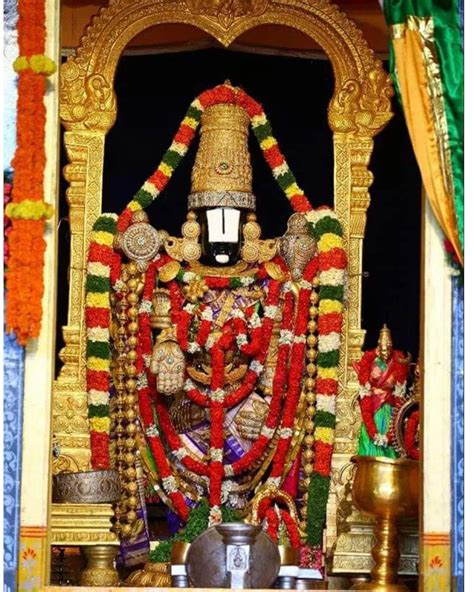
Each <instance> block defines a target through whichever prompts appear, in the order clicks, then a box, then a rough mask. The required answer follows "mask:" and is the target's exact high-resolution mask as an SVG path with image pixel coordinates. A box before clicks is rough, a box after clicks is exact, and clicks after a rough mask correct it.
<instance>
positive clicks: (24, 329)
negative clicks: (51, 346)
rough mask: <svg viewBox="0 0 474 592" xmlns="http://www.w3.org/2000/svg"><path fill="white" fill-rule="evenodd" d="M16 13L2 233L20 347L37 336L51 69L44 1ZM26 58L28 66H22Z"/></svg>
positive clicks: (25, 4)
mask: <svg viewBox="0 0 474 592" xmlns="http://www.w3.org/2000/svg"><path fill="white" fill-rule="evenodd" d="M18 15H19V18H18V25H17V29H18V45H19V50H20V58H19V60H17V61H16V62H15V65H16V69H17V71H18V72H19V75H18V100H17V138H16V140H17V148H16V152H15V156H14V158H13V161H12V167H13V169H14V171H15V185H14V187H13V191H12V203H11V204H10V205H9V212H10V213H11V214H12V225H11V230H10V233H9V236H8V243H9V251H10V253H9V266H8V270H7V273H6V291H7V297H6V314H5V317H6V318H5V321H6V327H7V331H13V332H14V333H15V334H16V336H17V339H18V342H19V343H20V344H21V345H26V343H27V341H28V339H34V338H37V337H38V336H39V332H40V327H41V316H42V308H41V299H42V296H43V256H44V251H45V246H46V245H45V241H44V228H45V218H47V217H48V215H50V214H51V211H48V208H47V207H46V204H44V202H43V198H44V187H43V176H44V168H45V163H46V156H45V145H44V142H45V123H46V109H45V105H44V102H43V98H44V94H45V90H46V82H45V76H44V75H45V74H50V73H52V71H53V70H52V61H51V60H49V58H46V57H45V56H44V55H43V54H44V50H45V40H46V27H45V2H44V0H19V2H18ZM26 62H27V63H28V67H27V68H24V67H23V66H24V64H25V63H26ZM25 201H26V202H27V203H26V204H24V202H25ZM33 202H38V205H36V204H33ZM23 204H24V205H23Z"/></svg>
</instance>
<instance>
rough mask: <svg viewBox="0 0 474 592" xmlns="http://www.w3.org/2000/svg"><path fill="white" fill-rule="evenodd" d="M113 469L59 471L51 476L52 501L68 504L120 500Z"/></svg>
mask: <svg viewBox="0 0 474 592" xmlns="http://www.w3.org/2000/svg"><path fill="white" fill-rule="evenodd" d="M120 491H121V490H120V479H119V474H118V472H117V471H115V470H112V469H110V470H103V471H87V472H83V473H82V472H81V473H59V474H58V475H54V476H53V502H55V503H68V504H100V503H104V504H105V503H110V504H111V503H115V502H118V501H119V500H120Z"/></svg>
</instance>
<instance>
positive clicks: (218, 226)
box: [206, 208, 241, 243]
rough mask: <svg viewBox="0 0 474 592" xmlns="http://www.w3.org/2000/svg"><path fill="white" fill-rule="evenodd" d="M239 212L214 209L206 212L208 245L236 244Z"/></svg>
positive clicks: (227, 209) (230, 209) (231, 209)
mask: <svg viewBox="0 0 474 592" xmlns="http://www.w3.org/2000/svg"><path fill="white" fill-rule="evenodd" d="M240 213H241V212H240V210H236V209H234V208H214V209H213V210H208V211H207V212H206V217H207V226H208V234H209V242H210V243H236V242H237V241H238V240H239V222H240Z"/></svg>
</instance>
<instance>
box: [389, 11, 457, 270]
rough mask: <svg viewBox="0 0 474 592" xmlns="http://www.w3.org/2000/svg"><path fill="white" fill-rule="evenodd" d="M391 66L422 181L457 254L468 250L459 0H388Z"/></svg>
mask: <svg viewBox="0 0 474 592" xmlns="http://www.w3.org/2000/svg"><path fill="white" fill-rule="evenodd" d="M383 9H384V12H385V17H386V20H387V23H388V25H389V27H390V34H391V65H392V76H393V78H394V82H395V85H396V87H397V91H398V93H399V96H400V98H401V102H402V105H403V110H404V113H405V118H406V122H407V127H408V131H409V133H410V137H411V141H412V144H413V149H414V152H415V155H416V159H417V162H418V166H419V167H420V171H421V176H422V179H423V184H424V186H425V189H426V193H427V196H428V199H429V200H430V203H431V206H432V208H433V211H434V213H435V216H436V218H437V220H438V222H439V224H440V226H441V228H442V229H443V232H444V233H445V235H446V238H447V239H448V240H449V242H450V243H451V245H452V247H453V249H454V251H455V253H456V255H457V258H458V259H459V261H460V262H462V261H463V250H464V162H463V160H464V135H463V134H464V130H463V121H464V104H463V101H464V56H463V47H462V35H461V27H460V19H459V12H458V0H384V2H383Z"/></svg>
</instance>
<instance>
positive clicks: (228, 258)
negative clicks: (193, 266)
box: [198, 208, 242, 265]
mask: <svg viewBox="0 0 474 592" xmlns="http://www.w3.org/2000/svg"><path fill="white" fill-rule="evenodd" d="M198 220H199V222H200V224H201V247H202V253H203V255H202V258H201V261H202V262H203V263H205V264H208V265H216V264H217V265H233V264H234V263H237V261H238V260H239V256H240V247H241V242H242V212H241V210H237V209H236V208H210V209H206V210H202V211H201V212H200V213H199V215H198Z"/></svg>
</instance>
